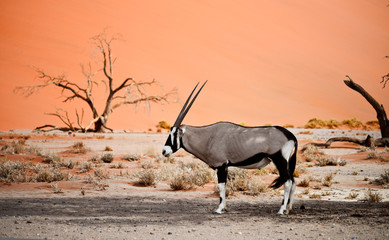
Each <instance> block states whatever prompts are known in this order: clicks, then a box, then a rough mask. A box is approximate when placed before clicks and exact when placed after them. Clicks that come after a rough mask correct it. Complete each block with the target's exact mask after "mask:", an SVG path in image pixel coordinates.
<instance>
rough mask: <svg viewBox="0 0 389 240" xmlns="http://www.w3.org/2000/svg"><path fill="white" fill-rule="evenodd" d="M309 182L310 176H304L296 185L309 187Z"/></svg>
mask: <svg viewBox="0 0 389 240" xmlns="http://www.w3.org/2000/svg"><path fill="white" fill-rule="evenodd" d="M310 183H311V178H304V179H303V180H301V181H300V182H299V183H297V186H299V187H309V184H310Z"/></svg>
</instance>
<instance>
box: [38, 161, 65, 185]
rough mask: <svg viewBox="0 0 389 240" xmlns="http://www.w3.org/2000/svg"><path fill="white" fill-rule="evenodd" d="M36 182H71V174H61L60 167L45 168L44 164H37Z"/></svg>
mask: <svg viewBox="0 0 389 240" xmlns="http://www.w3.org/2000/svg"><path fill="white" fill-rule="evenodd" d="M35 171H36V176H35V179H34V180H35V181H36V182H48V183H50V182H55V181H63V180H69V178H70V174H69V173H66V172H61V169H60V168H59V167H51V166H43V165H42V164H37V165H36V166H35Z"/></svg>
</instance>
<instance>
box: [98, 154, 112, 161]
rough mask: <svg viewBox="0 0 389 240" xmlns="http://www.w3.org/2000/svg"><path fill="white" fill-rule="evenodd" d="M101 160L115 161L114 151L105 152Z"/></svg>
mask: <svg viewBox="0 0 389 240" xmlns="http://www.w3.org/2000/svg"><path fill="white" fill-rule="evenodd" d="M101 160H102V161H103V162H105V163H111V162H112V161H113V155H112V153H104V154H103V156H101Z"/></svg>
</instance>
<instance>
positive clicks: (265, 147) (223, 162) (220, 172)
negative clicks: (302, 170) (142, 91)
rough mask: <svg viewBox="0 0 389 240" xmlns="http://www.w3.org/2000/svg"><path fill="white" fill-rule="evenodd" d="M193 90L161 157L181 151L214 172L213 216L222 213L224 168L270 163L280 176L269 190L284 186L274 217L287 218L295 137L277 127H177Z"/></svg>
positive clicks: (291, 184)
mask: <svg viewBox="0 0 389 240" xmlns="http://www.w3.org/2000/svg"><path fill="white" fill-rule="evenodd" d="M204 85H205V83H204ZM204 85H203V86H202V87H201V89H202V88H203V87H204ZM196 87H197V85H196ZM195 89H196V88H195ZM195 89H194V90H193V91H192V93H191V95H190V96H189V98H188V100H187V101H186V103H185V105H184V107H183V109H182V110H181V112H180V114H179V116H178V118H177V120H176V123H175V124H174V125H173V127H172V128H171V130H170V133H169V137H168V139H167V141H166V143H165V146H164V147H163V150H162V154H163V155H164V156H166V157H167V156H170V155H171V154H172V153H174V152H176V151H177V150H178V149H180V148H183V149H185V150H186V151H187V152H189V153H191V154H193V155H194V156H196V157H197V158H199V159H200V160H202V161H203V162H205V163H206V164H208V165H209V166H210V167H211V168H213V169H216V171H217V177H218V187H219V190H220V204H219V207H218V208H217V210H216V211H215V212H216V213H222V212H224V211H225V206H226V200H225V199H226V196H225V190H226V182H227V173H228V167H231V166H234V167H241V168H249V169H261V168H263V167H265V166H266V165H268V164H269V163H270V162H273V163H274V165H275V166H276V167H277V169H278V172H279V175H280V176H279V177H278V178H277V179H275V180H274V182H273V183H272V185H271V187H273V188H278V187H280V186H282V185H284V199H283V203H282V205H281V208H280V210H279V211H278V214H279V215H282V214H288V213H289V211H290V210H291V208H292V203H293V196H294V191H295V188H296V183H295V181H294V178H293V172H294V170H295V166H296V154H297V139H296V137H295V136H294V135H293V134H292V133H291V132H290V131H288V130H287V129H285V128H283V127H278V126H271V127H243V126H240V125H237V124H234V123H230V122H219V123H215V124H211V125H207V126H200V127H195V126H188V125H181V122H182V120H183V118H184V117H185V115H186V113H187V112H188V110H189V108H190V107H191V105H192V104H193V102H194V100H195V99H196V97H197V96H198V94H199V92H200V91H201V89H200V90H199V91H198V92H197V94H196V95H195V97H194V98H193V99H192V101H191V103H190V104H189V106H188V107H187V105H188V103H189V99H190V98H191V96H192V94H193V92H194V91H195Z"/></svg>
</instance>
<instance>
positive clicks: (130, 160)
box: [122, 154, 140, 162]
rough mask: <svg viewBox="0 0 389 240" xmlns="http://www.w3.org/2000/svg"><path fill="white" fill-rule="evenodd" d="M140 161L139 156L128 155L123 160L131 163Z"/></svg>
mask: <svg viewBox="0 0 389 240" xmlns="http://www.w3.org/2000/svg"><path fill="white" fill-rule="evenodd" d="M139 159H140V157H139V155H137V154H127V155H126V156H124V157H122V160H127V161H129V162H134V161H138V160H139Z"/></svg>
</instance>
